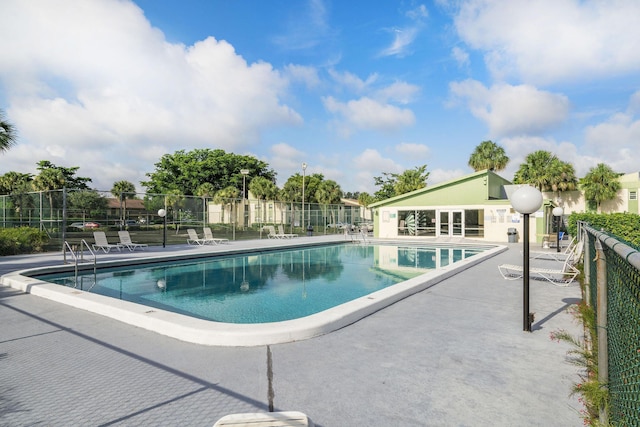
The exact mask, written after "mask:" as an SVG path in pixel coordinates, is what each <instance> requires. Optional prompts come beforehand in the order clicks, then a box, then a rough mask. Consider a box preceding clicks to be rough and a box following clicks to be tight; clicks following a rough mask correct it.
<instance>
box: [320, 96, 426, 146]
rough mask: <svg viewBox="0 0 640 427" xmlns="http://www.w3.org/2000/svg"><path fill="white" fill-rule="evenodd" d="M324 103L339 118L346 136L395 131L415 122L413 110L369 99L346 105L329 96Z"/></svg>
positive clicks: (324, 98)
mask: <svg viewBox="0 0 640 427" xmlns="http://www.w3.org/2000/svg"><path fill="white" fill-rule="evenodd" d="M322 102H323V104H324V106H325V108H326V109H327V111H329V112H330V113H333V114H335V115H336V116H337V117H338V128H339V131H340V133H341V134H342V135H344V136H349V135H351V133H353V132H355V131H357V130H376V131H393V130H397V129H400V128H402V127H405V126H410V125H412V124H413V123H414V122H415V116H414V114H413V112H412V111H411V110H409V109H403V108H398V107H396V106H393V105H390V104H383V103H380V102H377V101H375V100H373V99H371V98H367V97H363V98H360V99H357V100H352V101H348V102H346V103H345V102H340V101H338V100H336V99H335V98H333V97H332V96H328V97H323V98H322Z"/></svg>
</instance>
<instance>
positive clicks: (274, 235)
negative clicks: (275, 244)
mask: <svg viewBox="0 0 640 427" xmlns="http://www.w3.org/2000/svg"><path fill="white" fill-rule="evenodd" d="M262 229H263V230H267V232H268V234H267V237H268V238H270V239H282V238H284V237H283V236H282V235H280V234H278V233H276V228H275V227H274V226H273V225H265V226H263V227H262Z"/></svg>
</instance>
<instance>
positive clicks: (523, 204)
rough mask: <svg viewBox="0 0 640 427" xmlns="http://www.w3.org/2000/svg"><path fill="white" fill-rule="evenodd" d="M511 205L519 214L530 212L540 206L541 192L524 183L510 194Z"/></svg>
mask: <svg viewBox="0 0 640 427" xmlns="http://www.w3.org/2000/svg"><path fill="white" fill-rule="evenodd" d="M511 206H513V208H514V209H515V210H517V211H518V212H520V213H521V214H531V213H534V212H536V211H537V210H538V209H540V206H542V193H541V192H540V191H539V190H538V189H537V188H534V187H531V186H528V185H525V186H523V187H520V188H518V189H517V190H516V191H514V192H513V194H512V195H511Z"/></svg>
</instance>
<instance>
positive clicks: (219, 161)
mask: <svg viewBox="0 0 640 427" xmlns="http://www.w3.org/2000/svg"><path fill="white" fill-rule="evenodd" d="M242 169H247V170H248V171H249V175H248V176H247V178H255V177H256V176H264V177H265V178H268V179H271V180H275V177H276V173H275V172H274V171H273V170H272V169H270V168H269V167H268V165H267V163H265V162H263V161H261V160H258V159H257V158H255V157H253V156H242V155H238V154H233V153H227V152H225V151H224V150H220V149H216V150H210V149H195V150H192V151H189V152H186V151H184V150H179V151H176V152H175V153H174V154H165V155H164V156H162V158H161V159H160V161H159V162H158V163H156V164H155V171H154V172H151V173H147V174H146V176H147V177H149V180H148V181H144V182H142V185H143V186H144V187H146V188H147V191H148V192H150V193H166V192H167V191H169V190H177V191H179V192H180V193H182V194H185V195H193V194H195V191H196V190H197V188H198V187H199V186H200V185H201V184H202V183H205V182H208V183H210V184H211V185H213V187H214V189H215V191H219V190H222V189H223V188H226V187H228V186H233V187H236V188H242V178H243V175H242V173H241V172H240V171H241V170H242Z"/></svg>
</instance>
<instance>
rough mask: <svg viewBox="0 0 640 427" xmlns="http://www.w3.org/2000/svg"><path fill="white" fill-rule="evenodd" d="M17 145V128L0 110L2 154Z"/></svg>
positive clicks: (0, 147) (0, 150)
mask: <svg viewBox="0 0 640 427" xmlns="http://www.w3.org/2000/svg"><path fill="white" fill-rule="evenodd" d="M16 143H17V136H16V131H15V128H14V127H13V125H12V124H11V123H9V122H8V121H7V120H6V119H5V117H4V113H3V112H2V110H0V152H3V151H7V150H8V149H9V148H11V147H12V146H14V145H15V144H16Z"/></svg>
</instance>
